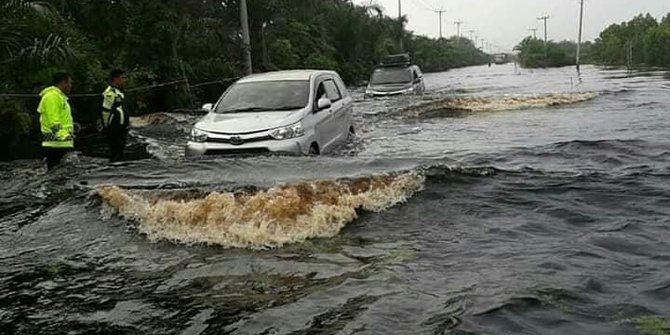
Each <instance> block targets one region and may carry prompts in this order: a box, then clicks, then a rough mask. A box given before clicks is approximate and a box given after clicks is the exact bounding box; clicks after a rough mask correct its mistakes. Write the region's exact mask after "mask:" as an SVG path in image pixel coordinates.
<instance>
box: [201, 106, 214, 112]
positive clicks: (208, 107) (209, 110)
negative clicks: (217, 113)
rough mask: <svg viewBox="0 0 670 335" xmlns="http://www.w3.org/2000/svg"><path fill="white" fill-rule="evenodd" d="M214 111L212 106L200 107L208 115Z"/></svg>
mask: <svg viewBox="0 0 670 335" xmlns="http://www.w3.org/2000/svg"><path fill="white" fill-rule="evenodd" d="M212 109H214V104H204V105H202V110H203V111H205V112H207V113H209V112H211V111H212Z"/></svg>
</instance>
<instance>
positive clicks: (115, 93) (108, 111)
mask: <svg viewBox="0 0 670 335" xmlns="http://www.w3.org/2000/svg"><path fill="white" fill-rule="evenodd" d="M102 98H103V99H102V124H103V126H104V127H109V126H110V125H111V123H112V118H113V117H114V112H117V113H119V123H120V124H121V125H123V124H125V112H124V111H123V99H125V95H124V94H123V92H121V91H119V90H118V89H116V88H114V87H113V86H108V87H107V89H106V90H105V91H104V92H102Z"/></svg>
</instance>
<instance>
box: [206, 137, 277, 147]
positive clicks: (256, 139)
mask: <svg viewBox="0 0 670 335" xmlns="http://www.w3.org/2000/svg"><path fill="white" fill-rule="evenodd" d="M233 139H234V137H231V138H215V137H209V138H207V142H208V143H224V144H232V145H242V144H245V143H254V142H261V141H270V140H272V137H271V136H263V137H254V138H245V139H242V138H239V137H238V138H237V140H233Z"/></svg>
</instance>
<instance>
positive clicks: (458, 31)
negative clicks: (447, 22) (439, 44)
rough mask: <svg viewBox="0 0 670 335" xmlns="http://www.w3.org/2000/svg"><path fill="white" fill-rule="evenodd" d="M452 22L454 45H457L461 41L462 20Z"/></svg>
mask: <svg viewBox="0 0 670 335" xmlns="http://www.w3.org/2000/svg"><path fill="white" fill-rule="evenodd" d="M454 24H455V25H456V46H458V45H459V44H460V42H461V25H462V24H463V20H458V21H454Z"/></svg>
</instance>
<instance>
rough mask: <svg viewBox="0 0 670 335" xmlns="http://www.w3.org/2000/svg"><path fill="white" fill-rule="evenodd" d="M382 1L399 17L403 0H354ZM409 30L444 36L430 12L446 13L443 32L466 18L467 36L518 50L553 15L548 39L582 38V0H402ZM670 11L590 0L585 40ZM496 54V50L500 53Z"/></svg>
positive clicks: (641, 2)
mask: <svg viewBox="0 0 670 335" xmlns="http://www.w3.org/2000/svg"><path fill="white" fill-rule="evenodd" d="M371 1H372V2H376V3H378V4H380V5H382V7H384V9H385V10H386V13H387V14H389V15H391V16H397V15H398V0H354V2H356V3H358V4H367V3H370V2H371ZM401 1H402V6H403V14H404V15H406V16H407V18H408V20H409V23H408V27H407V28H408V29H409V30H412V31H414V32H415V33H417V34H420V35H427V36H431V37H437V36H439V27H438V23H439V19H438V15H437V14H436V13H433V12H432V11H430V9H441V8H442V9H444V10H446V11H447V12H446V14H444V15H443V24H442V27H443V28H442V29H443V33H444V35H445V36H452V35H455V34H456V25H455V24H454V23H453V22H454V21H456V20H462V21H463V22H464V23H463V25H462V26H461V31H462V32H463V35H464V36H466V37H469V33H468V32H467V31H468V30H476V31H477V34H478V35H479V36H480V37H483V38H484V39H485V40H487V41H489V42H491V43H493V44H494V45H496V46H498V48H501V49H502V48H504V49H510V50H511V49H512V48H513V47H514V45H516V44H517V43H518V42H519V41H520V40H521V39H522V38H523V37H525V36H528V35H529V34H532V32H529V31H528V29H530V28H538V31H537V36H538V37H542V36H543V34H544V33H543V31H544V30H543V28H542V26H543V23H542V21H538V20H537V17H540V16H544V15H549V16H550V19H549V21H548V26H549V27H548V29H547V31H548V35H549V39H553V40H564V39H570V40H577V30H578V16H579V0H401ZM668 12H670V0H585V17H584V20H585V21H584V22H585V24H584V37H585V39H586V40H593V39H595V38H596V37H598V35H599V33H600V31H602V30H603V29H604V28H606V27H607V26H608V25H610V24H612V23H620V22H622V21H627V20H629V19H631V18H633V16H635V15H637V14H639V13H651V14H652V15H653V16H655V17H656V18H658V19H661V18H662V17H663V16H665V14H666V13H668ZM494 51H496V50H495V49H494Z"/></svg>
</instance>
